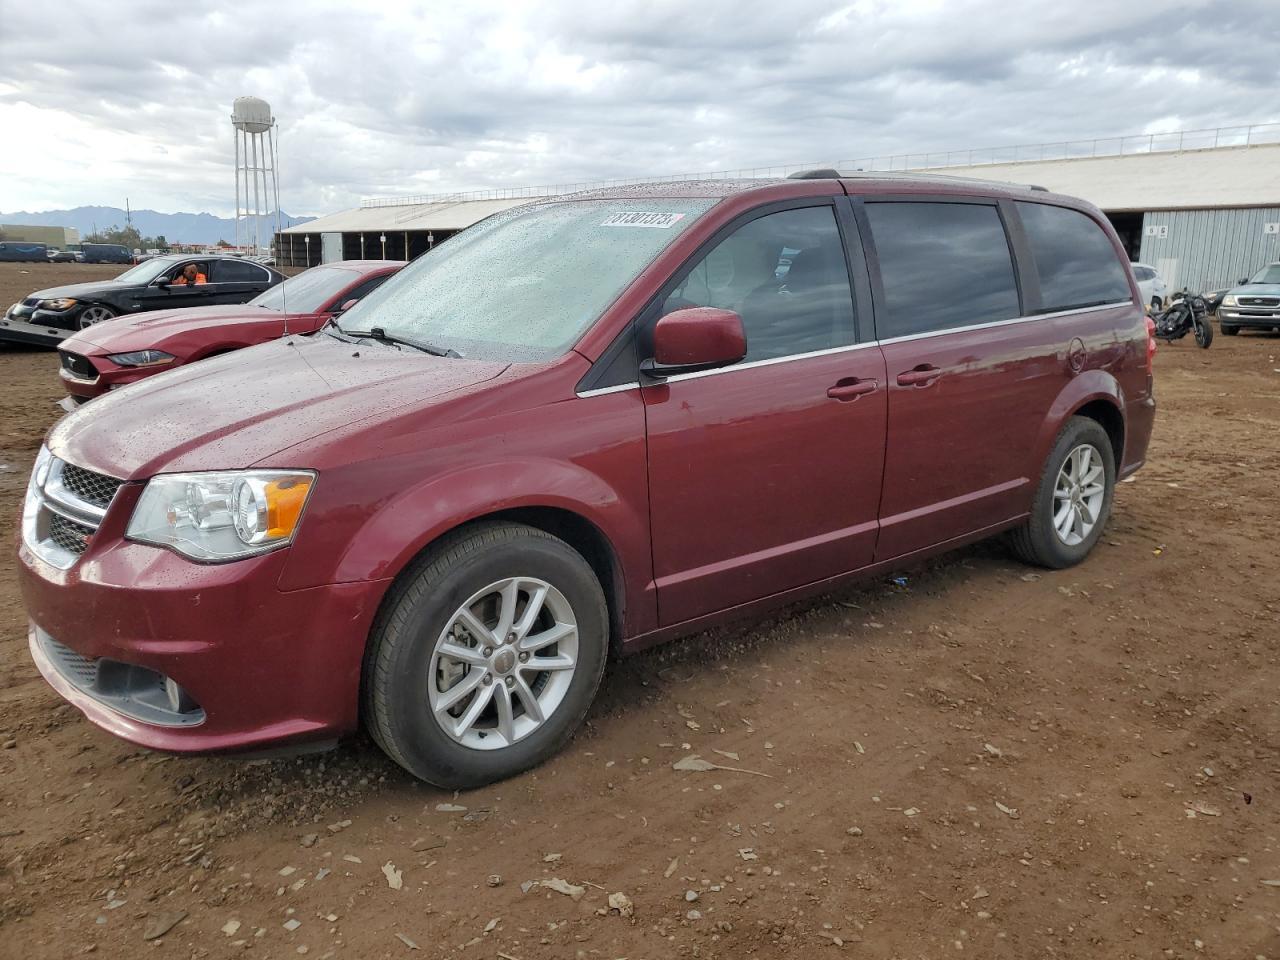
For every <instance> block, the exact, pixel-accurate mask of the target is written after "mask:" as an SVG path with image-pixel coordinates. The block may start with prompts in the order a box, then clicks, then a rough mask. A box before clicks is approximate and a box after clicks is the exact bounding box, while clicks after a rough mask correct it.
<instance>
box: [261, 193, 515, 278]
mask: <svg viewBox="0 0 1280 960" xmlns="http://www.w3.org/2000/svg"><path fill="white" fill-rule="evenodd" d="M526 202H527V199H526V198H519V199H501V200H493V199H478V200H463V199H444V200H442V199H439V198H430V197H406V198H403V199H401V198H387V199H375V200H366V201H364V203H362V204H361V205H360V206H359V207H357V208H356V209H354V210H344V211H343V212H342V213H334V214H331V215H329V216H327V217H321V218H320V219H318V220H311V221H309V222H307V223H302V224H299V225H298V226H296V227H289V228H288V229H286V230H282V231H281V232H280V233H278V234H277V235H276V243H275V253H276V262H277V263H279V264H281V265H283V266H297V267H302V266H307V267H311V266H315V265H316V264H317V263H330V262H332V261H334V260H365V259H375V260H412V259H413V258H414V257H416V256H418V255H420V254H423V253H426V252H427V251H428V250H430V249H431V248H432V247H433V246H435V245H436V244H437V243H439V242H440V241H441V240H445V239H447V238H449V237H451V236H453V235H454V234H455V233H457V232H458V231H459V230H462V229H463V228H465V227H469V226H471V225H472V224H473V223H477V222H478V221H480V220H483V219H484V218H485V217H487V216H489V215H490V214H492V213H498V212H499V211H502V210H506V209H508V208H509V207H514V206H518V205H519V204H521V203H526Z"/></svg>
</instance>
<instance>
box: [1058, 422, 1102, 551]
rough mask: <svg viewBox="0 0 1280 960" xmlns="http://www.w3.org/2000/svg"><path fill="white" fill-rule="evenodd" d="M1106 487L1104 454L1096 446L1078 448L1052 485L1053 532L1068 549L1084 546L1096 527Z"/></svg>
mask: <svg viewBox="0 0 1280 960" xmlns="http://www.w3.org/2000/svg"><path fill="white" fill-rule="evenodd" d="M1106 494H1107V487H1106V479H1105V469H1104V467H1103V463H1102V455H1101V454H1100V453H1099V452H1098V451H1097V449H1095V448H1094V446H1093V444H1090V443H1082V444H1080V445H1079V446H1077V447H1075V448H1074V449H1073V450H1072V451H1071V452H1070V453H1069V454H1067V459H1066V460H1065V461H1063V464H1062V468H1061V469H1060V470H1059V471H1058V479H1057V481H1056V482H1055V483H1054V486H1053V529H1054V532H1055V533H1057V535H1058V539H1059V540H1061V541H1062V542H1063V543H1065V544H1066V545H1067V546H1069V547H1074V546H1075V545H1076V544H1079V543H1082V542H1083V541H1084V540H1086V539H1087V538H1088V536H1089V534H1091V533H1092V532H1093V528H1094V527H1095V526H1097V523H1098V517H1099V516H1100V514H1101V512H1102V505H1103V502H1104V500H1105V499H1106Z"/></svg>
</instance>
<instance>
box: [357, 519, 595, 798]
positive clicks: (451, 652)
mask: <svg viewBox="0 0 1280 960" xmlns="http://www.w3.org/2000/svg"><path fill="white" fill-rule="evenodd" d="M608 635H609V618H608V613H607V609H606V606H605V600H604V593H603V591H602V590H601V588H600V583H599V581H598V580H597V579H596V576H595V574H594V572H593V571H592V569H591V567H590V566H589V565H588V564H587V562H586V561H585V560H584V559H583V558H582V556H581V555H579V554H578V553H577V552H576V551H574V550H573V548H571V547H570V546H569V545H568V544H566V543H565V542H564V541H562V540H559V539H557V538H556V537H553V536H551V535H550V534H548V533H544V532H543V531H541V530H537V529H535V528H532V527H526V526H523V525H520V524H510V523H502V524H493V525H489V526H482V527H476V528H472V529H470V530H467V531H463V532H461V533H459V534H457V535H455V536H452V537H450V538H448V539H446V540H445V541H442V542H441V543H440V544H439V545H437V546H436V547H435V548H433V549H432V550H431V551H429V552H428V553H427V554H426V555H425V556H424V557H423V558H422V559H421V560H420V561H419V562H418V563H417V565H416V566H415V567H414V568H412V569H411V570H410V571H409V572H408V573H407V574H406V575H405V577H404V578H403V579H402V581H401V582H400V583H399V584H398V585H397V587H396V588H395V590H394V593H393V594H392V595H391V596H390V597H389V598H388V601H387V605H386V607H385V609H384V612H383V614H382V615H380V617H379V621H378V624H377V626H376V627H375V628H374V633H373V638H372V640H371V644H370V649H369V653H368V656H367V659H366V664H365V689H364V705H365V716H366V724H367V726H368V728H369V732H370V733H371V734H372V735H373V738H374V739H375V740H376V741H377V742H378V744H379V745H380V746H381V747H382V748H383V750H385V751H386V752H387V754H388V755H389V756H390V757H391V758H392V759H393V760H395V761H396V762H397V763H399V764H400V765H401V766H402V767H404V768H405V769H406V770H408V771H409V772H410V773H412V774H413V775H414V776H416V777H419V778H420V779H422V780H426V781H428V782H429V783H434V784H436V785H437V786H440V787H446V788H449V789H465V788H470V787H478V786H481V785H483V784H486V783H492V782H493V781H495V780H502V779H504V778H506V777H510V776H513V775H515V774H517V773H520V772H521V771H523V770H527V769H528V768H529V767H532V766H534V765H536V764H538V763H541V762H542V761H543V760H545V759H547V758H548V757H550V756H551V755H552V754H554V753H555V752H556V751H557V750H559V749H560V747H561V746H562V745H563V744H564V742H565V741H566V740H567V739H568V738H569V737H570V736H571V735H572V734H573V732H574V730H576V729H577V727H578V725H579V724H580V723H581V721H582V718H583V716H584V715H585V714H586V711H587V708H588V707H589V706H590V704H591V701H592V699H593V698H594V696H595V693H596V690H597V688H598V687H599V685H600V679H601V676H602V675H603V673H604V665H605V660H606V654H607V651H608Z"/></svg>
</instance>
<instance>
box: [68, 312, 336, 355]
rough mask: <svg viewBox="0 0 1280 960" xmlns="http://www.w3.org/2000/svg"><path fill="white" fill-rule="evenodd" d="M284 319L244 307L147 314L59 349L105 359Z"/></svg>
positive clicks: (84, 334)
mask: <svg viewBox="0 0 1280 960" xmlns="http://www.w3.org/2000/svg"><path fill="white" fill-rule="evenodd" d="M284 316H285V315H284V314H283V313H281V312H280V311H278V310H267V309H263V308H262V307H253V306H249V305H248V304H244V303H237V304H233V305H231V306H223V307H186V308H180V309H177V310H151V311H148V312H147V313H134V314H127V315H125V316H123V317H117V318H116V319H114V320H111V321H109V322H107V323H99V324H96V325H95V326H92V327H90V328H88V329H87V330H81V331H80V332H79V333H76V334H73V335H72V336H70V337H68V338H67V339H66V340H64V341H63V342H62V344H61V345H60V347H59V349H62V350H70V351H71V352H72V353H79V354H83V355H84V356H87V357H96V356H106V355H107V354H111V353H126V352H128V351H130V350H145V349H148V348H157V347H161V346H162V345H163V344H164V342H165V340H166V338H168V337H173V336H178V335H180V334H184V333H189V332H191V331H193V330H211V329H216V328H217V327H221V326H235V327H240V326H243V325H244V324H246V323H253V322H255V321H261V322H265V323H270V324H272V326H273V327H274V326H278V325H279V324H280V321H281V320H283V319H284ZM309 316H311V314H301V313H292V314H289V318H290V319H291V320H292V319H300V318H302V317H309Z"/></svg>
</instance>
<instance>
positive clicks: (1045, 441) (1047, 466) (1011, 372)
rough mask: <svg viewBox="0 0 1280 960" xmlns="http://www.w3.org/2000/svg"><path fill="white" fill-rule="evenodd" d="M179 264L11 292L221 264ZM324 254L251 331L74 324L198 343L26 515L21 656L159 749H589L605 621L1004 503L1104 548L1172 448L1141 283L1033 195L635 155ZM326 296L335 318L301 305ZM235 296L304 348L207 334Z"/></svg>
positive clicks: (605, 648) (847, 571) (140, 319)
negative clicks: (365, 734)
mask: <svg viewBox="0 0 1280 960" xmlns="http://www.w3.org/2000/svg"><path fill="white" fill-rule="evenodd" d="M162 259H163V260H164V262H163V263H160V262H159V261H152V262H150V263H148V264H144V265H142V266H141V267H137V268H135V269H134V270H133V271H130V272H129V273H128V274H126V275H125V277H126V278H128V279H125V278H121V281H120V282H119V286H120V288H124V287H127V288H129V290H130V293H129V294H128V295H127V296H116V295H115V294H116V293H118V292H122V290H117V289H116V288H110V289H111V291H112V292H111V293H110V294H103V293H98V292H90V291H81V290H55V291H44V292H42V293H41V294H39V295H37V296H35V297H33V298H29V299H34V301H35V303H28V302H27V301H24V302H23V305H21V306H22V309H23V310H24V311H29V313H28V312H24V313H22V314H21V318H19V319H14V320H11V321H10V322H11V323H23V324H31V325H32V326H34V327H36V328H39V329H42V330H45V331H48V332H49V335H50V336H56V335H59V334H60V333H61V331H65V330H70V329H72V328H74V327H77V326H81V325H82V324H81V322H80V319H81V317H82V316H83V313H82V311H81V312H76V311H77V308H78V307H79V304H80V301H81V300H82V299H83V300H86V301H91V302H93V303H97V304H103V305H106V304H111V305H113V306H114V305H117V304H125V305H130V304H135V303H136V304H138V307H136V308H135V309H148V308H150V307H151V305H152V304H155V303H163V304H165V305H170V306H172V305H175V304H174V303H173V302H172V301H173V300H174V299H175V298H178V297H183V296H188V295H192V296H194V295H195V293H193V292H191V291H174V290H173V289H172V284H173V281H174V278H175V277H176V275H177V273H178V272H179V271H183V270H185V269H186V268H187V267H189V266H191V265H192V264H193V263H194V265H195V266H196V268H197V269H204V270H206V271H207V272H208V273H209V274H210V276H209V280H210V282H211V284H212V285H216V281H217V278H218V277H219V271H220V269H224V268H225V267H226V262H225V261H223V260H218V259H215V258H209V257H204V258H194V259H193V258H162ZM236 263H237V265H238V266H239V267H241V268H244V267H250V266H253V265H251V264H248V263H245V262H243V261H236ZM256 269H264V268H261V267H257V268H256ZM325 270H326V271H327V272H321V273H317V272H316V271H310V272H308V273H304V274H302V275H300V276H299V277H298V278H295V279H294V280H290V281H287V282H285V283H278V281H276V280H274V279H273V280H272V281H271V282H269V283H266V286H267V287H268V289H266V290H265V291H263V292H262V294H261V297H260V298H259V301H258V304H259V307H260V308H262V309H264V310H266V311H270V312H271V316H270V318H269V320H267V321H265V323H264V325H263V326H262V327H261V328H260V329H259V328H258V326H257V325H255V324H252V323H247V322H246V320H245V316H244V315H245V314H246V313H251V312H252V311H249V310H243V309H239V310H234V311H230V312H229V313H221V312H218V311H223V310H224V309H225V308H224V307H218V306H212V307H210V308H208V309H209V310H210V311H214V312H211V313H209V314H205V315H202V319H201V317H193V315H195V314H196V313H197V312H196V311H188V310H183V311H179V312H178V313H168V314H164V313H160V314H157V313H150V314H142V315H139V316H137V317H132V318H119V319H112V320H108V321H107V322H105V323H102V322H99V323H92V322H90V323H86V324H83V326H85V329H83V330H81V331H80V332H78V333H75V334H74V335H73V336H71V337H70V338H69V339H68V340H67V342H65V343H63V345H62V361H63V369H64V377H65V378H66V379H67V380H68V382H69V383H70V384H71V385H72V386H75V385H76V384H77V383H78V382H80V381H90V380H94V381H96V382H97V383H98V384H99V385H105V386H109V385H111V384H112V383H113V382H114V383H121V382H124V381H125V380H126V379H127V378H128V377H131V376H134V375H135V374H137V373H138V372H139V371H143V370H150V369H168V368H169V367H173V366H177V367H179V368H178V369H173V370H171V372H167V373H164V374H163V375H161V376H149V377H146V379H144V380H141V382H135V383H132V384H131V385H130V386H128V387H127V388H126V389H122V390H112V391H109V392H107V393H106V394H105V395H103V396H100V397H98V398H97V399H94V400H92V401H91V402H89V403H87V404H85V405H84V406H83V407H81V408H80V409H77V410H75V411H73V412H72V413H70V414H69V415H68V416H66V417H64V418H63V419H62V420H61V422H59V423H58V424H57V425H56V426H55V427H54V429H53V430H52V431H51V432H50V434H49V436H48V438H47V441H46V445H45V446H44V447H43V448H42V449H41V451H40V454H39V456H38V458H37V460H36V464H35V467H34V470H33V473H32V477H31V481H30V485H29V488H28V492H27V495H26V500H25V504H24V509H23V521H22V537H21V543H20V546H19V577H20V581H21V585H22V591H23V596H24V599H25V603H26V607H27V611H28V613H29V616H30V620H31V629H30V648H31V653H32V656H33V658H34V660H35V662H36V664H37V666H38V667H39V669H40V671H41V672H42V674H43V675H44V676H45V678H46V679H47V680H48V682H49V683H50V684H51V685H52V686H53V687H54V688H55V689H56V690H57V691H58V692H59V693H61V694H62V696H64V697H65V698H67V699H68V700H69V701H70V702H72V703H73V704H75V705H76V706H77V707H79V708H80V709H81V710H82V711H83V712H84V713H85V714H86V715H87V716H88V717H89V718H90V719H91V720H92V721H93V722H95V723H97V724H99V725H101V726H102V727H104V728H106V729H108V730H110V731H112V732H113V733H115V734H117V735H119V736H121V737H124V738H125V739H127V740H130V741H132V742H134V743H138V744H142V745H144V746H147V747H151V748H155V749H162V750H171V751H178V752H214V751H229V750H235V751H246V750H261V749H268V748H278V747H281V746H315V745H317V744H324V743H329V742H333V741H335V740H336V739H337V738H338V737H340V736H342V735H345V734H348V733H350V732H352V731H354V730H355V729H356V728H357V727H358V726H360V725H363V726H364V727H365V728H367V729H368V730H369V731H370V733H371V734H372V735H373V737H374V738H375V739H376V740H377V742H378V743H380V744H381V745H382V747H383V748H384V749H385V750H386V752H387V753H388V754H389V755H390V756H391V757H392V758H393V759H394V760H395V761H396V762H398V763H399V764H401V765H402V766H403V767H405V768H406V769H407V770H409V771H411V772H412V773H413V774H414V775H415V776H418V777H421V778H423V779H425V780H428V781H431V782H433V783H437V784H440V785H444V786H449V787H457V788H460V787H470V786H475V785H478V784H482V783H487V782H491V781H493V780H497V779H500V778H503V777H507V776H511V775H513V774H515V773H517V772H519V771H521V770H524V769H527V768H529V767H530V766H532V765H534V764H536V763H539V762H541V761H542V760H544V759H546V758H547V757H549V756H550V755H552V754H553V753H554V752H556V751H557V750H558V749H559V748H560V747H561V746H562V745H563V744H564V743H565V742H566V740H567V739H568V738H569V737H570V736H571V735H572V734H573V732H574V731H575V729H576V728H577V727H578V725H579V724H580V722H581V721H582V718H583V716H584V714H585V713H586V711H587V709H588V707H589V705H590V703H591V701H592V699H593V697H594V696H595V693H596V690H597V688H598V687H599V684H600V681H601V677H602V675H603V673H604V670H605V666H606V663H607V662H608V660H609V658H610V656H611V655H612V654H613V653H615V652H618V651H623V652H626V651H634V650H639V649H642V648H644V647H646V646H649V645H651V644H653V643H657V642H660V641H663V640H667V639H671V638H673V637H676V636H679V635H682V634H687V633H690V632H693V631H697V630H701V629H704V628H706V627H708V626H711V625H714V624H716V623H719V622H722V621H725V620H727V619H730V618H735V617H741V616H743V615H748V614H758V613H760V612H762V611H765V610H768V609H772V608H775V607H777V606H779V605H781V604H785V603H788V602H791V601H794V600H796V599H799V598H802V597H805V596H809V595H812V594H815V593H820V592H824V591H827V590H830V589H832V588H833V587H834V586H836V585H838V584H840V583H843V582H846V581H848V580H850V579H852V578H856V577H867V576H872V575H878V574H881V573H883V572H884V571H887V570H890V569H892V568H894V567H897V566H900V565H902V564H907V563H914V562H918V561H919V560H921V559H922V558H925V557H928V556H931V555H933V554H937V553H939V552H942V551H945V550H949V549H952V548H954V547H956V546H958V545H961V544H965V543H969V542H972V541H974V540H978V539H981V538H984V537H990V536H994V535H997V534H1003V535H1006V536H1007V537H1008V538H1009V542H1010V544H1011V546H1012V549H1013V551H1014V552H1015V554H1016V555H1017V556H1019V557H1020V558H1022V559H1023V560H1025V561H1027V562H1030V563H1034V564H1039V565H1043V566H1048V567H1066V566H1069V565H1071V564H1074V563H1078V562H1080V561H1081V560H1083V559H1084V558H1085V557H1086V556H1087V555H1088V554H1089V552H1090V551H1091V550H1092V549H1093V547H1094V545H1095V544H1096V543H1097V541H1098V539H1099V537H1100V536H1101V535H1102V531H1103V529H1104V526H1105V524H1106V522H1107V518H1108V515H1109V514H1110V512H1111V508H1112V498H1113V494H1114V491H1115V488H1116V483H1117V481H1118V480H1119V479H1121V478H1123V477H1126V476H1128V475H1129V474H1131V473H1133V472H1134V471H1136V470H1137V469H1139V468H1140V467H1141V466H1142V464H1143V463H1144V460H1145V457H1146V449H1147V442H1148V438H1149V436H1150V432H1151V426H1152V420H1153V417H1154V411H1155V402H1154V397H1153V391H1152V356H1153V353H1154V349H1155V345H1154V340H1153V338H1152V335H1151V331H1152V323H1151V321H1150V319H1149V318H1148V317H1147V316H1146V315H1145V313H1144V295H1143V294H1142V293H1140V291H1139V287H1138V282H1137V281H1136V280H1135V277H1134V274H1133V272H1132V271H1131V270H1130V269H1129V266H1128V263H1127V259H1126V258H1125V256H1124V252H1123V248H1122V247H1121V245H1120V242H1119V239H1118V238H1117V236H1116V234H1115V231H1114V230H1113V229H1112V227H1111V226H1110V224H1109V223H1108V221H1107V219H1106V217H1105V216H1103V215H1102V214H1101V213H1100V212H1099V211H1098V210H1097V209H1096V208H1094V207H1093V206H1091V205H1089V204H1087V203H1084V202H1082V201H1079V200H1074V199H1071V198H1068V197H1063V196H1057V195H1054V194H1050V193H1047V192H1045V191H1043V190H1041V189H1038V188H1026V187H1019V186H1014V185H1001V184H993V183H989V182H982V181H965V180H956V179H950V178H945V177H934V178H931V177H917V176H901V177H894V176H883V175H850V176H840V175H839V174H835V173H834V172H830V171H814V172H811V173H809V174H807V175H804V176H802V177H799V178H793V179H788V180H779V181H764V182H760V181H754V182H753V181H726V180H717V181H710V182H690V183H676V184H664V185H661V186H660V187H653V186H645V187H643V188H635V187H619V188H615V189H611V190H606V191H599V192H592V193H587V194H581V195H573V196H569V197H559V198H551V199H545V200H537V201H534V202H532V203H529V204H527V205H524V206H520V207H516V208H513V209H510V210H507V211H504V212H502V213H500V214H496V215H495V216H493V217H490V218H488V219H487V220H484V221H482V222H481V223H479V224H477V225H475V226H473V227H471V228H469V229H468V230H466V231H463V232H462V233H460V234H458V235H457V236H455V237H453V238H451V239H450V240H449V241H448V242H447V243H445V244H442V245H440V246H439V247H437V248H436V249H435V250H434V251H433V252H432V253H431V254H430V255H428V256H425V257H422V258H419V259H418V260H416V261H414V262H413V263H411V264H409V265H407V266H405V267H404V268H403V269H402V270H400V271H399V272H398V273H396V274H395V275H394V276H392V277H390V278H389V279H387V277H386V276H384V275H378V276H375V275H374V274H375V272H376V271H377V270H383V271H384V272H385V273H390V268H389V267H386V266H385V265H384V266H382V267H374V266H371V265H361V266H357V267H351V266H349V265H338V266H336V267H335V268H334V269H333V270H329V268H325ZM344 271H345V272H346V273H349V274H351V275H352V276H343V277H338V276H336V274H337V273H338V272H344ZM361 271H367V272H366V273H363V274H362V275H361V276H362V277H363V278H364V279H357V278H355V277H354V275H355V274H357V273H361ZM258 279H259V282H264V281H262V280H261V278H258ZM304 279H307V280H308V283H312V284H314V289H313V290H312V289H311V288H308V287H307V285H306V284H304V283H302V282H300V281H303V280H304ZM373 279H379V280H385V282H383V283H382V284H381V286H379V287H378V288H377V289H376V290H373V291H372V292H370V293H367V295H364V296H362V297H361V298H360V299H359V301H358V302H357V303H355V304H354V305H350V304H349V300H350V299H355V298H354V297H353V296H351V295H352V294H353V293H355V292H358V291H359V288H358V287H355V286H352V285H351V284H356V283H367V282H370V281H371V280H373ZM157 281H169V282H168V284H165V283H163V282H160V283H158V282H157ZM322 281H323V282H322ZM344 283H345V284H346V285H345V286H344V285H343V284H344ZM291 285H292V286H291ZM321 287H323V289H321ZM304 288H306V289H304ZM195 289H196V290H198V289H199V288H198V287H197V288H195ZM308 290H310V292H312V293H313V296H312V297H311V299H307V291H308ZM108 296H109V297H110V299H106V297H108ZM140 296H146V297H150V298H152V299H150V300H145V301H144V300H141V299H139V297H140ZM344 297H345V298H347V299H345V300H344V299H343V298H344ZM47 300H51V301H55V302H54V303H52V304H49V305H45V304H44V301H47ZM264 300H265V303H264V302H263V301H264ZM286 300H292V305H290V304H289V303H287V302H286ZM64 301H74V302H64ZM299 303H302V304H303V305H304V306H305V307H307V308H308V309H309V310H311V313H309V314H307V315H306V319H305V320H304V319H302V318H297V319H296V322H297V323H298V325H299V329H301V328H302V327H304V326H305V327H306V328H308V329H315V332H314V333H311V334H310V335H307V336H288V337H280V336H278V335H279V334H280V333H282V332H283V330H284V318H285V316H286V315H287V316H289V318H290V319H289V322H290V323H291V324H292V323H294V322H295V315H296V313H297V312H298V305H299ZM335 306H337V307H339V308H341V307H343V306H347V307H348V309H346V310H345V311H343V312H341V315H340V316H338V317H337V319H336V320H334V321H333V322H328V323H321V322H320V321H321V318H323V317H325V316H329V317H331V316H332V315H333V313H334V312H335V311H334V310H333V308H334V307H335ZM126 308H127V307H123V308H122V309H126ZM42 311H43V312H42ZM37 312H41V316H40V317H39V318H38V322H35V321H36V320H37V318H35V314H36V313H37ZM230 314H234V315H230ZM53 315H56V316H58V317H63V316H69V317H71V319H70V320H69V321H68V323H69V326H67V327H59V326H51V325H47V324H46V320H47V319H48V318H49V317H50V316H53ZM202 320H203V321H208V323H204V322H202ZM224 320H225V321H226V322H225V323H224V322H223V321H224ZM246 326H249V327H253V328H254V332H252V333H251V334H250V335H249V336H251V337H262V338H263V339H266V338H268V337H275V339H272V340H270V342H267V343H260V344H259V345H257V346H253V347H250V348H248V349H244V350H239V351H237V352H235V353H232V354H224V355H222V356H215V357H212V358H209V359H204V360H201V361H200V362H198V363H189V362H188V361H190V360H192V359H196V358H197V357H198V356H199V355H200V351H201V350H206V349H207V348H208V345H209V344H210V343H211V342H213V340H214V338H215V337H216V336H217V335H219V334H210V333H209V332H208V331H211V330H212V331H219V330H232V331H235V332H236V333H235V335H236V336H237V337H239V336H241V335H242V333H241V331H242V330H243V329H244V328H245V327H246ZM317 328H318V329H317ZM264 330H265V331H266V333H265V334H264V333H263V332H262V331H264ZM192 342H195V343H196V344H198V346H191V345H190V344H191V343H192ZM237 342H239V341H237ZM161 354H163V356H161ZM113 378H114V380H113ZM193 598H198V599H199V605H198V608H197V607H196V606H195V605H194V604H193Z"/></svg>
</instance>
